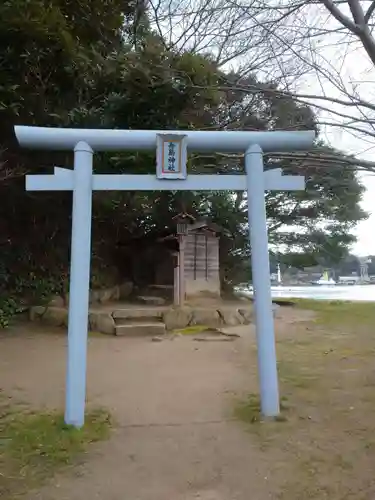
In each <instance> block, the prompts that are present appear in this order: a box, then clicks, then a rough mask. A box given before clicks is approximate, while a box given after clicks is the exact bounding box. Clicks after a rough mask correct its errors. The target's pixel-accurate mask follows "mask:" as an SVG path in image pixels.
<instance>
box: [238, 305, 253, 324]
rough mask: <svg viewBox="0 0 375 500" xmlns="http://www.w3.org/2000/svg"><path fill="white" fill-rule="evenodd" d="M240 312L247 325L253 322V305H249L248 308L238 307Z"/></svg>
mask: <svg viewBox="0 0 375 500" xmlns="http://www.w3.org/2000/svg"><path fill="white" fill-rule="evenodd" d="M238 312H239V313H240V314H241V316H242V317H243V319H244V324H245V325H248V324H249V323H252V321H253V308H252V307H251V308H250V307H248V308H246V309H238Z"/></svg>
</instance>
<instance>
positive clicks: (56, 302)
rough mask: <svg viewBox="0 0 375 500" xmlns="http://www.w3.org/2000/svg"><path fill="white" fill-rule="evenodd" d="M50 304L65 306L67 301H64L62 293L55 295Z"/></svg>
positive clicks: (52, 305)
mask: <svg viewBox="0 0 375 500" xmlns="http://www.w3.org/2000/svg"><path fill="white" fill-rule="evenodd" d="M48 306H51V307H64V306H65V302H64V299H63V298H62V297H61V296H60V295H55V296H54V297H51V300H50V301H49V303H48Z"/></svg>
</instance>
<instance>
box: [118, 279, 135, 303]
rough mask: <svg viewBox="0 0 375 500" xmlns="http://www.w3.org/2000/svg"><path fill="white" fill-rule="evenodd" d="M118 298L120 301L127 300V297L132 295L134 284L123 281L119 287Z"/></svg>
mask: <svg viewBox="0 0 375 500" xmlns="http://www.w3.org/2000/svg"><path fill="white" fill-rule="evenodd" d="M118 288H119V295H120V296H119V298H120V299H127V298H128V297H129V295H131V294H132V291H133V288H134V284H133V283H132V282H131V281H125V283H123V284H122V285H120V286H119V287H118Z"/></svg>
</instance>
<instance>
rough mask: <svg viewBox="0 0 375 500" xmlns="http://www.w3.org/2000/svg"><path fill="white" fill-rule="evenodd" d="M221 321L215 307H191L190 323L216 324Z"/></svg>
mask: <svg viewBox="0 0 375 500" xmlns="http://www.w3.org/2000/svg"><path fill="white" fill-rule="evenodd" d="M220 323H221V319H220V316H219V313H218V311H217V310H216V309H193V317H192V319H191V322H190V325H205V326H218V325H220Z"/></svg>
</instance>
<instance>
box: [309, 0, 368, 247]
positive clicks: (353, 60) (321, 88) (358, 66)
mask: <svg viewBox="0 0 375 500" xmlns="http://www.w3.org/2000/svg"><path fill="white" fill-rule="evenodd" d="M340 10H341V11H342V12H344V13H345V14H346V15H347V16H348V17H349V18H351V14H350V12H349V10H348V5H347V4H344V3H343V4H342V5H340ZM312 12H315V13H317V14H316V15H315V14H314V16H313V17H311V19H310V20H312V21H313V24H315V25H316V26H318V28H319V29H324V28H327V29H329V30H331V29H332V28H336V27H337V26H339V25H338V24H337V22H336V21H335V20H334V19H333V17H332V16H331V15H330V14H329V13H328V12H327V10H326V9H325V8H324V7H323V8H319V10H314V11H312ZM317 21H318V22H317ZM312 50H313V53H315V54H317V53H318V54H319V56H315V59H313V60H314V61H315V63H316V64H317V65H318V67H319V68H321V69H322V71H321V72H319V70H318V71H317V75H316V76H315V78H314V77H313V76H312V75H311V74H309V75H308V76H307V79H306V80H305V81H304V83H303V84H302V87H305V89H306V91H307V93H309V94H316V95H320V96H322V95H326V96H330V97H333V98H339V99H340V98H341V99H342V100H344V101H348V100H349V99H348V96H346V95H345V93H340V92H339V91H337V88H340V87H341V88H344V92H345V91H346V90H347V91H348V92H349V96H350V95H353V96H356V95H358V96H359V97H361V98H362V99H364V100H366V101H368V102H372V103H375V90H374V89H375V68H374V66H373V64H372V63H371V62H370V60H369V58H368V56H367V54H366V53H365V51H364V49H363V47H362V46H361V44H360V43H357V42H354V43H353V38H352V37H350V36H349V35H348V33H347V32H344V33H343V32H341V33H339V34H336V33H333V34H332V33H331V34H330V35H328V36H327V35H324V36H323V37H321V38H320V39H319V40H318V41H315V42H314V48H313V49H312ZM324 72H326V74H329V75H330V77H329V78H328V79H326V78H324ZM330 78H332V81H333V82H335V84H336V87H335V85H332V84H331V83H330V81H329V79H330ZM318 103H319V104H321V103H322V101H318ZM330 107H331V109H334V110H335V111H337V112H339V113H340V112H341V113H343V114H344V115H345V114H346V113H351V114H352V116H359V117H361V118H364V116H363V114H361V113H360V111H356V110H355V108H350V109H345V108H343V107H341V106H339V105H331V106H330ZM319 116H320V118H321V121H322V122H324V121H331V122H332V121H333V122H336V123H339V120H340V118H337V117H334V116H333V115H330V114H329V113H325V112H323V113H319ZM372 118H373V116H372ZM349 124H350V122H349ZM321 130H322V132H323V134H322V135H323V137H324V139H325V140H326V141H327V142H328V143H329V144H331V145H332V146H333V147H335V148H337V149H339V150H342V151H344V152H347V153H349V154H353V155H355V156H356V157H357V158H361V159H364V160H369V161H375V138H374V137H371V136H369V135H367V136H359V135H358V134H357V133H355V134H353V133H351V132H348V131H346V130H344V129H342V128H339V127H324V128H323V129H321ZM358 175H359V178H360V180H361V182H362V184H363V185H364V186H365V187H366V191H365V193H364V194H363V197H362V202H361V207H362V208H363V210H364V211H365V212H367V213H368V219H367V220H364V221H362V222H360V223H359V224H358V225H357V227H356V229H355V231H354V233H355V235H356V236H357V242H356V243H355V244H354V245H353V247H352V251H353V253H355V254H356V255H358V256H367V255H375V174H372V173H370V172H361V173H359V174H358Z"/></svg>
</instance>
